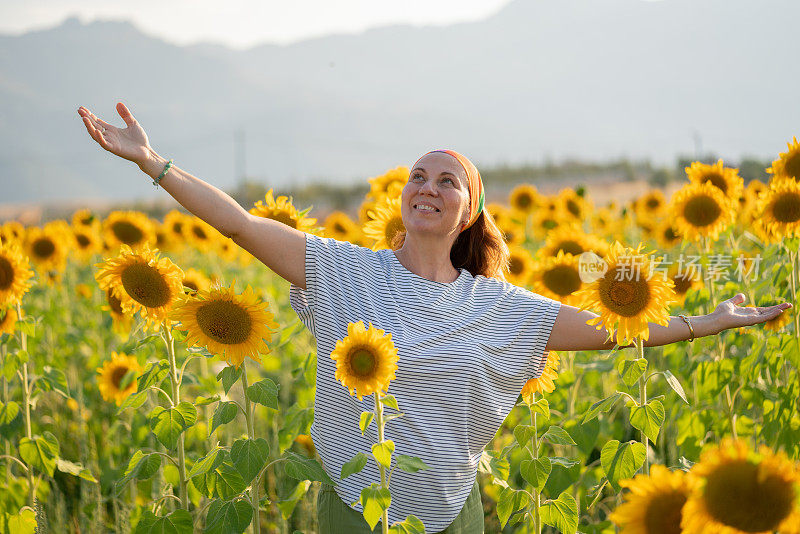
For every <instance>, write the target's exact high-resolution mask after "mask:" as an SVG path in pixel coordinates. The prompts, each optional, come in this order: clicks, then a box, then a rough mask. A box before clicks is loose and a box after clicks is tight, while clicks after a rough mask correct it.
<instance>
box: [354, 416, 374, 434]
mask: <svg viewBox="0 0 800 534" xmlns="http://www.w3.org/2000/svg"><path fill="white" fill-rule="evenodd" d="M374 418H375V414H374V413H372V412H361V421H359V423H358V426H359V428H360V429H361V435H364V432H366V431H367V428H368V427H369V424H370V423H371V422H372V420H373V419H374Z"/></svg>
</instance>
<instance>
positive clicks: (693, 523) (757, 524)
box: [681, 438, 800, 534]
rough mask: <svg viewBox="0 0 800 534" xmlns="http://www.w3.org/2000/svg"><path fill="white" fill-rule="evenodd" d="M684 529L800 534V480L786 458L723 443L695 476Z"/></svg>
mask: <svg viewBox="0 0 800 534" xmlns="http://www.w3.org/2000/svg"><path fill="white" fill-rule="evenodd" d="M689 482H690V485H691V488H692V494H691V496H690V497H689V500H688V501H687V502H686V506H685V507H684V509H683V519H682V520H681V527H683V529H684V531H685V532H696V533H698V534H712V533H713V534H743V533H754V532H755V533H771V532H773V531H775V530H778V531H779V532H781V533H782V534H786V533H797V532H798V531H799V529H800V506H798V495H799V494H798V491H800V476H799V475H798V472H797V466H795V465H794V464H793V463H792V462H791V461H790V460H789V459H788V458H787V457H786V455H785V454H784V453H783V452H778V453H777V454H775V453H773V452H772V451H770V450H769V449H768V448H767V447H765V446H763V445H762V446H761V447H760V448H759V450H758V452H757V453H756V452H754V451H751V450H749V448H748V446H747V444H746V443H745V442H744V441H733V440H731V439H729V438H726V439H723V440H722V443H720V445H719V446H717V447H713V448H710V449H707V450H706V451H705V452H703V453H702V455H701V456H700V461H699V462H698V463H696V464H695V465H694V466H693V467H692V470H691V471H690V472H689Z"/></svg>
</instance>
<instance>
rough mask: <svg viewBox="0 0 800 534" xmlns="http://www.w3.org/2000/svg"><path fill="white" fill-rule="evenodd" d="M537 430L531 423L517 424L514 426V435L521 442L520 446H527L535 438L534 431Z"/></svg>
mask: <svg viewBox="0 0 800 534" xmlns="http://www.w3.org/2000/svg"><path fill="white" fill-rule="evenodd" d="M535 431H536V430H535V429H534V428H533V427H532V426H531V425H517V426H515V427H514V437H515V438H516V440H517V443H519V446H520V447H522V448H525V446H527V445H528V443H530V441H531V440H532V439H533V433H534V432H535Z"/></svg>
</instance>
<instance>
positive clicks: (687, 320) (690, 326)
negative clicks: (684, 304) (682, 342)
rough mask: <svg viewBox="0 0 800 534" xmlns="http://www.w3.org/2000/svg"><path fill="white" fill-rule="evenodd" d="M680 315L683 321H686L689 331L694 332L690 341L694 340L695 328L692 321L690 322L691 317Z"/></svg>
mask: <svg viewBox="0 0 800 534" xmlns="http://www.w3.org/2000/svg"><path fill="white" fill-rule="evenodd" d="M678 317H680V318H681V319H683V322H684V323H686V326H688V327H689V333H690V334H692V337H691V339H690V340H689V341H694V328H692V323H690V322H689V318H688V317H686V316H685V315H678Z"/></svg>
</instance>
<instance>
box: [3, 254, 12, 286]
mask: <svg viewBox="0 0 800 534" xmlns="http://www.w3.org/2000/svg"><path fill="white" fill-rule="evenodd" d="M13 282H14V267H13V266H12V265H11V261H9V259H8V258H6V257H5V256H0V289H8V288H9V287H11V284H12V283H13Z"/></svg>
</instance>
